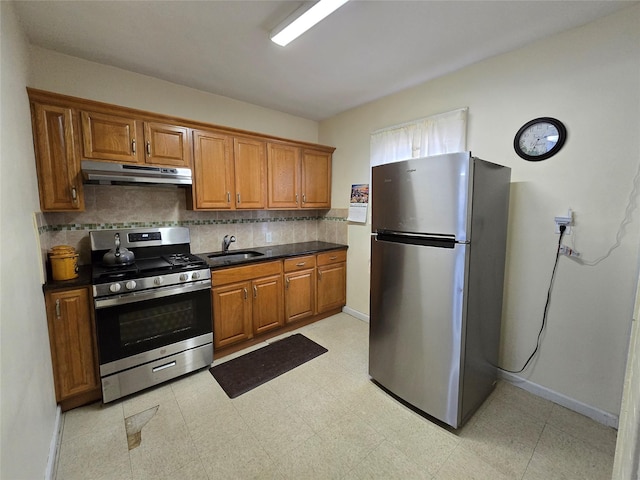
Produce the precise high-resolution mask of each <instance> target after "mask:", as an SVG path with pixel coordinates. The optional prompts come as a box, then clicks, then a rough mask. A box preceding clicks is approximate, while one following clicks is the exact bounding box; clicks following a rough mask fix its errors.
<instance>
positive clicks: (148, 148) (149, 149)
mask: <svg viewBox="0 0 640 480" xmlns="http://www.w3.org/2000/svg"><path fill="white" fill-rule="evenodd" d="M147 156H149V157H150V156H151V142H147Z"/></svg>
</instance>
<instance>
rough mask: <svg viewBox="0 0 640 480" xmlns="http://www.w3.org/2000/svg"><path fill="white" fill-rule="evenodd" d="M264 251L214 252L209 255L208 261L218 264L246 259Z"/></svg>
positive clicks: (261, 254)
mask: <svg viewBox="0 0 640 480" xmlns="http://www.w3.org/2000/svg"><path fill="white" fill-rule="evenodd" d="M263 255H264V253H260V252H254V251H250V250H249V251H240V252H230V253H214V254H213V255H209V256H208V258H209V260H210V263H216V264H220V265H224V264H228V263H233V262H239V261H242V260H247V259H249V258H254V257H261V256H263Z"/></svg>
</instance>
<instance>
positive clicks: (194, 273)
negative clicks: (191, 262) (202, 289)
mask: <svg viewBox="0 0 640 480" xmlns="http://www.w3.org/2000/svg"><path fill="white" fill-rule="evenodd" d="M191 278H192V279H194V280H197V279H199V278H200V272H193V275H191Z"/></svg>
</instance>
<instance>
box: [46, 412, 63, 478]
mask: <svg viewBox="0 0 640 480" xmlns="http://www.w3.org/2000/svg"><path fill="white" fill-rule="evenodd" d="M61 441H62V409H61V408H60V405H58V406H57V407H56V421H55V423H54V428H53V435H52V437H51V444H50V445H49V458H48V459H47V469H46V470H45V474H44V478H45V480H55V478H56V467H57V464H58V453H59V452H60V442H61Z"/></svg>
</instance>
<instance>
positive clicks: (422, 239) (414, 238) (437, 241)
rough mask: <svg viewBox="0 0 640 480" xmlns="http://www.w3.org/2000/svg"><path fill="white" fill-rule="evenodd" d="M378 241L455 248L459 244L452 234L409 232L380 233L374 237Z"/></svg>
mask: <svg viewBox="0 0 640 480" xmlns="http://www.w3.org/2000/svg"><path fill="white" fill-rule="evenodd" d="M374 239H375V241H376V242H389V243H402V244H405V245H419V246H424V247H439V248H455V246H456V245H457V244H458V242H456V239H455V237H453V236H452V235H448V236H447V235H416V234H411V233H409V234H407V233H401V234H400V233H395V234H390V233H387V232H385V233H380V232H378V233H377V234H376V235H375V237H374Z"/></svg>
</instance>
